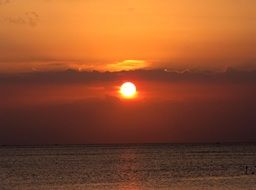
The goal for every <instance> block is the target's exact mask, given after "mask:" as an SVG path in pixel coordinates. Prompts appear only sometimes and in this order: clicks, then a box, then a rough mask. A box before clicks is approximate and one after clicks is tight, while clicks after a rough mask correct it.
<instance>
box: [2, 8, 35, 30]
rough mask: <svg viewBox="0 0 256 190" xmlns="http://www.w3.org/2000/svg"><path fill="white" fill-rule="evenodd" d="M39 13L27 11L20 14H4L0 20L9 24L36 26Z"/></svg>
mask: <svg viewBox="0 0 256 190" xmlns="http://www.w3.org/2000/svg"><path fill="white" fill-rule="evenodd" d="M39 20H40V19H39V15H38V14H37V13H36V12H35V11H28V12H26V13H25V14H24V15H21V16H6V17H2V19H1V20H0V21H2V22H5V23H9V24H18V25H28V26H32V27H34V26H36V25H37V24H38V22H39Z"/></svg>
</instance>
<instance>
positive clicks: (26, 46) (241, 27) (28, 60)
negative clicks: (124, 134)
mask: <svg viewBox="0 0 256 190" xmlns="http://www.w3.org/2000/svg"><path fill="white" fill-rule="evenodd" d="M255 7H256V2H255V1H254V0H207V1H203V0H194V1H191V0H161V1H157V0H140V1H137V0H127V1H119V0H85V1H82V0H72V1H69V0H37V1H34V0H1V1H0V25H1V27H0V72H21V71H35V70H40V71H41V70H65V69H67V68H72V69H77V70H101V71H105V70H109V71H117V70H123V69H126V70H127V69H128V70H129V69H138V68H159V67H160V68H163V67H164V68H171V69H187V68H192V69H202V68H203V69H215V70H216V69H217V70H223V69H226V68H227V67H230V66H234V67H242V68H246V69H250V68H252V67H253V68H255V60H256V35H255V34H256V12H255Z"/></svg>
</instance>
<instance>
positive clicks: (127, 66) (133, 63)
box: [106, 60, 148, 71]
mask: <svg viewBox="0 0 256 190" xmlns="http://www.w3.org/2000/svg"><path fill="white" fill-rule="evenodd" d="M147 66H148V63H147V62H146V61H144V60H124V61H121V62H118V63H114V64H108V65H107V66H106V70H110V71H123V70H124V71H129V70H136V69H143V68H146V67H147Z"/></svg>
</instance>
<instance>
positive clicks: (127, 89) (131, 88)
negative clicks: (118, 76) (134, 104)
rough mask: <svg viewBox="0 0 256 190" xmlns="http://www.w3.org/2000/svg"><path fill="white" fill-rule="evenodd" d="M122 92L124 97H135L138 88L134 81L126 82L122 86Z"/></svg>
mask: <svg viewBox="0 0 256 190" xmlns="http://www.w3.org/2000/svg"><path fill="white" fill-rule="evenodd" d="M120 93H121V95H122V96H123V97H124V98H134V97H135V95H136V93H137V89H136V86H135V85H134V84H133V83H131V82H125V83H123V84H122V86H121V87H120Z"/></svg>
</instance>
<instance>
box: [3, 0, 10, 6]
mask: <svg viewBox="0 0 256 190" xmlns="http://www.w3.org/2000/svg"><path fill="white" fill-rule="evenodd" d="M10 2H11V0H0V5H6V4H8V3H10Z"/></svg>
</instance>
